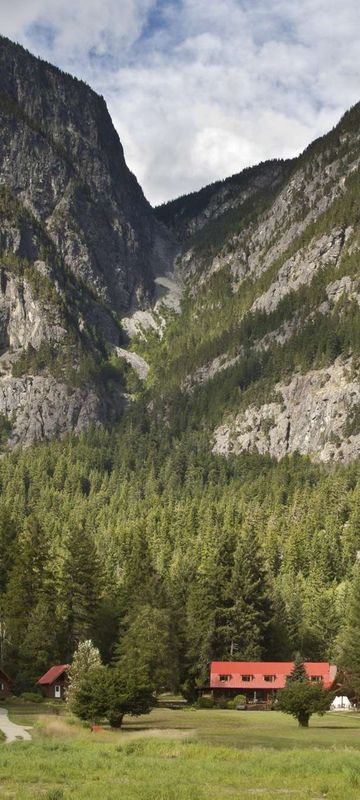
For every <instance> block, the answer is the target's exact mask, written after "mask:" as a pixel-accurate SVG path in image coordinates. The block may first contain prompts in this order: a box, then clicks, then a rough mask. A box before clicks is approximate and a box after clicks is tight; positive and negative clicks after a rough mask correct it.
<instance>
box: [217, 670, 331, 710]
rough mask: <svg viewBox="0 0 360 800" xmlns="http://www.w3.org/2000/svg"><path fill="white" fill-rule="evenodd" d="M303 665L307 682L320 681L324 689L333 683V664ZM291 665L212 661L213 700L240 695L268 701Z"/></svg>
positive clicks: (250, 698) (282, 681) (281, 682)
mask: <svg viewBox="0 0 360 800" xmlns="http://www.w3.org/2000/svg"><path fill="white" fill-rule="evenodd" d="M304 666H305V670H306V673H307V675H308V678H309V681H311V682H314V683H321V684H322V686H323V687H324V689H330V688H331V687H332V686H334V682H335V677H336V672H337V669H336V666H335V665H334V664H329V663H328V662H327V661H320V662H313V661H306V662H305V663H304ZM293 668H294V662H293V661H213V662H212V663H211V666H210V689H211V691H212V694H213V697H214V698H215V699H216V698H220V697H226V698H229V699H230V698H231V697H235V695H237V694H243V695H245V697H246V702H247V703H271V702H272V701H273V700H274V699H275V697H276V692H277V691H278V690H279V689H283V688H284V686H285V683H286V678H287V677H288V675H290V673H291V672H292V670H293Z"/></svg>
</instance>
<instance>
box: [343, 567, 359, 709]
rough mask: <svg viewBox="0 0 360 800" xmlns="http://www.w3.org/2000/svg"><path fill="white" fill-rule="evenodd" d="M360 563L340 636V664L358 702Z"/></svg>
mask: <svg viewBox="0 0 360 800" xmlns="http://www.w3.org/2000/svg"><path fill="white" fill-rule="evenodd" d="M359 623H360V563H359V562H357V563H356V565H355V567H354V570H353V580H352V584H351V589H350V594H349V598H348V604H347V614H346V622H345V627H344V630H343V633H342V635H341V637H340V643H339V649H340V657H339V666H340V667H341V669H342V670H343V672H344V675H345V683H346V687H347V688H348V690H349V691H350V692H351V694H352V696H353V697H354V698H355V699H356V702H359V701H360V624H359Z"/></svg>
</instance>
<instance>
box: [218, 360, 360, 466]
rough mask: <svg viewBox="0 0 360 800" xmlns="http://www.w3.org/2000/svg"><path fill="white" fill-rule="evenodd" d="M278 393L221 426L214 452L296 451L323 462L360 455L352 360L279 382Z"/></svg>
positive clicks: (358, 391) (358, 386) (358, 393)
mask: <svg viewBox="0 0 360 800" xmlns="http://www.w3.org/2000/svg"><path fill="white" fill-rule="evenodd" d="M274 397H275V399H274V401H273V402H270V403H264V404H263V405H262V406H260V407H259V408H256V407H255V406H254V405H250V406H248V408H246V410H245V411H244V412H243V413H241V414H239V415H237V416H235V417H234V418H233V419H231V420H229V421H228V423H227V424H224V425H221V426H219V427H218V428H217V429H216V430H215V433H214V445H213V451H214V452H215V453H220V454H222V455H228V454H229V453H235V454H236V453H241V452H251V451H257V452H259V453H269V454H270V455H271V456H272V457H273V458H276V459H280V458H283V457H284V456H285V455H287V454H288V453H294V452H298V453H301V454H302V455H309V456H311V457H313V458H314V459H315V460H319V461H325V462H326V461H331V460H346V461H348V460H351V459H353V458H356V457H358V456H359V455H360V383H359V380H358V378H357V368H356V365H354V363H353V362H352V361H346V362H343V361H341V360H337V361H336V362H335V363H334V364H332V365H331V366H330V367H328V368H327V369H321V370H316V371H315V370H312V371H310V372H308V373H306V374H305V375H296V376H294V377H293V379H292V380H291V381H290V383H289V384H287V385H286V384H276V385H275V387H274Z"/></svg>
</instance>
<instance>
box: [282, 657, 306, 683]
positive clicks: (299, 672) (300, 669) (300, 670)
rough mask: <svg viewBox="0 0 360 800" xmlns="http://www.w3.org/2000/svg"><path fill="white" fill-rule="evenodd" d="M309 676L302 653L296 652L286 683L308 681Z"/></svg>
mask: <svg viewBox="0 0 360 800" xmlns="http://www.w3.org/2000/svg"><path fill="white" fill-rule="evenodd" d="M308 682H309V678H308V676H307V672H306V669H305V665H304V662H303V659H302V656H301V653H296V655H295V660H294V666H293V668H292V670H291V672H290V675H288V677H287V679H286V684H290V683H308Z"/></svg>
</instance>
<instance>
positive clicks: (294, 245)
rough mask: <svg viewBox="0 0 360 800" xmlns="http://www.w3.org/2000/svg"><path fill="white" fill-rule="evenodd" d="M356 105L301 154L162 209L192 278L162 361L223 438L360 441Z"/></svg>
mask: <svg viewBox="0 0 360 800" xmlns="http://www.w3.org/2000/svg"><path fill="white" fill-rule="evenodd" d="M359 136H360V105H357V106H355V107H354V108H353V109H351V110H350V111H349V112H347V113H346V114H345V116H344V117H343V119H342V120H341V121H340V123H339V124H338V125H337V126H336V127H335V128H334V130H333V131H331V132H330V133H329V134H327V135H326V136H324V137H322V138H321V139H319V140H317V141H316V142H314V143H313V144H312V145H310V147H308V148H307V150H306V151H305V152H304V153H303V154H302V155H301V156H300V157H299V158H297V159H293V160H291V161H270V162H265V163H264V164H260V165H259V166H258V167H255V168H252V169H249V170H245V171H244V172H243V173H241V174H240V175H234V176H233V177H231V178H229V179H227V180H224V181H222V182H220V183H215V184H212V185H210V186H208V187H206V188H205V189H202V190H201V191H200V192H198V193H192V194H191V195H188V196H185V197H182V198H179V199H178V200H175V201H172V202H170V203H168V204H165V205H163V206H160V207H159V208H158V209H156V214H157V216H158V219H159V220H162V221H163V222H165V223H166V224H167V225H168V226H169V228H170V229H171V230H172V231H173V232H174V233H175V235H176V236H177V238H178V240H179V242H180V243H181V253H180V255H179V256H178V259H177V270H178V272H179V273H180V274H181V276H182V279H183V281H184V284H185V287H186V292H185V295H184V301H183V306H182V311H181V314H180V316H178V317H177V318H176V319H174V320H172V322H171V324H170V325H169V326H168V329H167V331H166V333H165V336H164V337H163V339H162V342H161V344H160V349H161V353H162V358H161V359H160V358H158V357H156V361H155V360H154V363H153V384H154V385H155V386H157V387H158V389H159V392H160V393H165V394H166V392H171V393H174V391H179V392H180V393H181V394H183V395H187V398H186V400H185V404H186V407H187V413H188V414H189V413H190V414H194V416H195V417H196V418H198V417H199V409H201V414H202V415H203V418H205V420H207V423H208V425H209V426H210V428H211V437H212V446H213V449H214V452H218V453H221V454H224V455H227V454H229V453H241V452H247V451H257V452H259V453H269V454H270V455H271V456H273V457H275V458H277V459H279V458H282V457H283V456H284V455H286V454H287V453H293V452H296V451H297V452H300V453H302V454H306V455H311V457H312V458H314V459H320V460H323V461H330V460H351V459H353V458H356V457H357V456H358V455H359V453H360V424H359V419H360V416H359V409H360V387H359V379H358V378H359V355H360V350H359V346H360V341H359V300H360V293H359V288H360V284H359V267H358V264H359V248H360V237H359V234H360V231H359V211H360V176H359V161H360V141H359Z"/></svg>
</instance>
